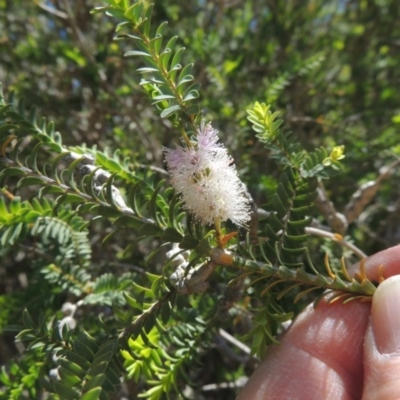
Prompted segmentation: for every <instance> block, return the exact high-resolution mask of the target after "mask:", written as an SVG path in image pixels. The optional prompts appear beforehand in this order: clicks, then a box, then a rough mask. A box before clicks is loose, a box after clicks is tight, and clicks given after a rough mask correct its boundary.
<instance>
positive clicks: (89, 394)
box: [80, 387, 102, 400]
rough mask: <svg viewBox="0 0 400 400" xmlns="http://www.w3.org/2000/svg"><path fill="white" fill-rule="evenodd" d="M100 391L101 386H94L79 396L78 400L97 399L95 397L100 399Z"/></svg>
mask: <svg viewBox="0 0 400 400" xmlns="http://www.w3.org/2000/svg"><path fill="white" fill-rule="evenodd" d="M101 392H102V388H101V387H96V388H93V389H90V390H89V391H88V392H86V393H85V394H84V395H83V396H81V398H80V400H97V399H100V395H101Z"/></svg>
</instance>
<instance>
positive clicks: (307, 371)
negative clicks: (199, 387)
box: [239, 302, 370, 400]
mask: <svg viewBox="0 0 400 400" xmlns="http://www.w3.org/2000/svg"><path fill="white" fill-rule="evenodd" d="M369 312H370V305H369V304H366V303H355V302H354V303H349V304H346V305H344V304H340V303H335V304H332V305H328V304H326V302H321V303H320V304H319V305H318V307H317V308H316V309H315V310H314V309H313V308H312V306H310V307H308V308H307V309H306V310H305V311H304V312H303V313H302V314H301V315H300V316H299V317H298V318H297V319H296V321H295V322H294V324H293V325H292V326H291V328H290V329H289V331H288V332H287V333H286V334H285V335H284V337H283V338H282V339H281V344H280V345H278V346H272V347H271V348H270V349H269V350H268V352H267V356H266V358H265V360H264V361H263V362H262V363H261V365H260V366H259V367H258V369H257V370H256V372H255V374H254V375H253V376H252V377H251V379H250V380H249V382H248V383H247V385H246V387H245V388H244V389H243V391H242V393H241V394H240V396H239V400H248V399H254V400H261V399H272V400H280V399H282V400H287V399H297V400H302V399H304V400H305V399H307V400H313V399H315V400H317V399H318V400H320V399H326V400H333V399H334V400H350V399H355V398H360V397H361V393H362V371H363V367H362V355H363V348H362V346H363V343H362V342H363V338H364V334H365V329H366V327H367V324H368V317H369Z"/></svg>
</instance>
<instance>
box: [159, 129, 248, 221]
mask: <svg viewBox="0 0 400 400" xmlns="http://www.w3.org/2000/svg"><path fill="white" fill-rule="evenodd" d="M165 161H166V163H167V166H168V170H169V173H170V175H171V184H172V186H173V187H174V189H175V190H176V191H177V192H178V193H180V195H181V200H182V202H183V207H184V209H186V210H188V211H189V212H191V213H192V214H193V215H194V216H195V218H196V219H197V220H198V221H199V222H201V223H203V224H212V223H214V222H215V220H219V221H226V220H227V219H230V220H231V221H232V222H233V223H235V224H236V225H238V226H245V225H246V222H247V221H248V220H249V219H250V205H249V200H248V198H247V197H246V194H245V191H244V185H243V183H242V182H241V181H240V179H239V177H238V175H237V172H236V168H235V165H234V164H233V158H232V157H230V156H229V155H228V152H227V150H226V148H225V147H224V146H223V145H222V144H220V143H218V131H217V130H215V129H214V128H213V127H212V126H211V124H204V123H202V124H201V126H200V128H199V129H198V135H197V141H196V142H193V146H192V147H180V146H177V147H176V148H175V149H165Z"/></svg>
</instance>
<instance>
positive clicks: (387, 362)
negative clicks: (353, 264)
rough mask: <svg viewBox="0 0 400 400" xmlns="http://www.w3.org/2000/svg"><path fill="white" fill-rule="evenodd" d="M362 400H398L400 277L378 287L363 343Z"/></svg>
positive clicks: (399, 391) (399, 377)
mask: <svg viewBox="0 0 400 400" xmlns="http://www.w3.org/2000/svg"><path fill="white" fill-rule="evenodd" d="M364 374H365V375H364V391H363V400H369V399H371V400H372V399H373V400H395V399H400V275H397V276H393V277H391V278H388V279H386V280H385V281H383V282H382V283H381V284H380V285H379V286H378V288H377V290H376V292H375V294H374V297H373V300H372V309H371V320H370V324H369V327H368V329H367V332H366V335H365V343H364Z"/></svg>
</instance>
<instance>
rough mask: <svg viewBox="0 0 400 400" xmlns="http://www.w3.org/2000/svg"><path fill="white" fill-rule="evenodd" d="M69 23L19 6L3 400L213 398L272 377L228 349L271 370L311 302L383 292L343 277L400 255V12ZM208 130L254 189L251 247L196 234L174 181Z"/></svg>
mask: <svg viewBox="0 0 400 400" xmlns="http://www.w3.org/2000/svg"><path fill="white" fill-rule="evenodd" d="M64 3H65V10H59V9H57V8H56V7H57V6H56V5H54V8H50V7H49V6H48V5H42V4H37V5H36V3H35V4H33V3H32V4H29V5H28V4H25V3H24V4H23V5H24V6H23V7H19V6H21V5H22V3H20V2H18V1H16V2H12V4H8V3H7V5H4V7H3V6H2V5H0V13H1V14H2V15H3V14H4V16H5V17H6V18H5V19H4V21H5V22H0V26H1V27H2V28H5V29H3V30H4V32H8V31H9V32H10V33H9V34H8V33H7V34H6V36H5V37H4V44H5V46H4V47H3V48H1V49H0V54H1V56H2V57H0V59H2V61H0V63H1V66H2V67H3V68H0V78H1V79H2V80H3V81H4V84H5V85H4V86H5V88H6V90H5V91H6V95H3V93H2V92H1V93H0V244H1V248H0V257H1V259H2V265H4V267H1V268H0V274H1V276H3V275H6V276H7V279H6V280H4V283H3V279H1V281H2V283H1V285H0V304H1V307H0V309H1V311H0V330H1V332H0V333H3V335H2V337H1V338H0V340H3V341H4V343H6V345H7V346H5V347H6V348H7V347H8V348H12V346H11V342H12V340H13V338H11V336H10V333H5V332H6V329H7V330H8V332H9V331H11V332H16V340H17V341H20V342H23V343H24V344H26V349H25V351H23V352H22V354H14V353H16V352H15V351H14V350H10V354H8V355H7V356H5V357H4V358H7V359H6V360H5V363H4V366H3V367H2V370H1V373H0V382H1V383H0V385H1V386H0V398H11V399H17V398H18V399H19V398H36V397H46V398H49V399H74V398H76V399H77V398H82V399H86V400H88V399H90V400H91V399H107V398H110V399H111V398H117V397H122V396H130V397H132V398H136V397H135V396H139V397H144V398H149V399H163V398H182V397H184V396H187V394H188V392H189V389H188V388H189V387H191V388H192V390H193V393H194V394H193V396H192V397H200V396H202V395H201V394H200V393H201V390H202V389H201V388H202V386H203V385H206V384H208V383H210V379H211V378H210V377H212V379H213V380H212V383H220V382H222V383H223V381H224V380H226V379H227V377H229V376H232V377H233V376H234V377H238V374H240V373H241V371H243V370H246V371H247V370H248V371H249V372H251V365H250V363H249V364H246V361H243V357H242V358H241V360H242V361H240V362H237V360H236V359H235V350H233V349H232V348H229V346H230V345H229V343H227V342H223V344H224V346H220V347H218V346H216V343H217V342H218V340H221V335H220V332H221V330H225V331H227V332H229V334H231V335H233V336H234V337H235V338H236V339H237V338H239V339H240V340H241V341H242V345H245V346H248V347H249V350H250V352H251V354H255V355H257V356H259V357H261V356H262V355H263V354H264V352H265V350H266V348H267V346H268V345H270V344H271V343H276V341H277V339H276V337H277V335H278V334H279V333H280V332H282V330H283V329H284V326H285V322H287V321H288V320H290V319H292V318H294V317H295V316H296V315H297V314H298V313H299V312H300V311H301V310H302V309H303V308H304V306H305V305H306V304H308V303H309V302H312V301H315V302H316V303H317V302H318V301H320V300H321V299H322V298H323V297H326V298H328V300H329V301H336V300H343V301H354V300H357V299H359V298H364V297H366V296H367V297H369V296H371V295H372V294H373V293H374V291H375V284H373V283H372V282H370V281H368V279H366V277H365V276H362V275H361V276H360V277H356V278H354V277H351V276H349V275H348V273H347V270H346V265H345V262H344V261H341V262H339V260H338V259H339V258H340V256H341V255H342V254H345V255H346V256H348V255H349V252H350V251H349V249H352V250H353V251H354V249H356V250H359V249H357V247H356V246H355V245H354V244H353V241H354V242H355V243H356V244H357V245H362V246H363V247H364V248H371V249H372V248H373V249H377V248H380V247H388V245H389V244H390V243H391V242H390V240H393V239H390V240H389V239H387V238H388V237H391V238H393V237H394V238H396V237H397V236H396V235H397V225H398V224H396V221H398V219H396V218H389V217H388V216H390V215H391V211H390V207H392V208H395V209H397V205H396V204H397V200H396V199H397V198H398V193H396V191H397V187H393V185H387V184H385V183H384V180H385V179H388V178H389V176H390V174H391V173H393V171H394V170H395V167H396V166H397V165H398V161H395V162H394V163H393V164H390V165H389V166H387V163H388V161H387V159H388V155H387V153H384V154H383V153H380V151H381V150H387V149H388V147H390V148H391V149H392V150H393V151H394V150H396V149H395V147H396V143H395V142H393V140H394V139H393V137H396V136H395V134H396V132H397V130H398V118H397V117H398V114H399V112H398V104H399V100H400V98H399V96H398V93H397V92H396V91H394V90H393V87H394V84H395V82H397V80H398V77H399V75H398V74H399V72H398V68H396V66H397V65H398V62H397V61H398V60H397V58H398V52H396V48H395V47H396V45H395V41H394V40H389V33H388V32H398V23H397V19H396V18H395V13H390V12H389V10H390V9H391V8H392V7H393V5H392V3H391V2H390V1H388V2H380V4H379V5H378V4H375V3H374V2H370V3H368V4H364V3H363V2H361V3H362V4H363V5H361V3H360V2H355V1H350V2H347V3H346V4H345V5H343V7H344V8H345V10H342V9H341V7H337V4H336V3H335V2H332V1H327V2H319V1H309V2H303V3H302V4H301V5H300V6H299V4H298V2H295V1H288V2H268V5H265V4H264V3H262V2H261V3H262V4H261V3H260V4H258V3H257V4H255V3H254V2H252V1H250V0H245V1H243V2H241V3H240V4H239V3H238V4H237V5H236V4H233V3H232V4H230V3H229V2H228V3H229V4H228V3H227V2H208V1H206V2H190V1H189V2H181V1H177V2H175V3H174V4H169V3H168V4H167V3H165V4H164V3H163V2H156V4H154V5H151V4H149V2H147V1H144V0H137V1H132V0H107V1H106V2H105V3H106V5H104V4H103V5H100V6H98V7H96V8H94V9H93V10H92V14H93V16H92V18H89V11H90V8H91V7H92V6H95V4H92V2H91V1H88V2H80V3H79V2H78V3H79V4H78V3H77V4H76V7H75V8H74V9H72V7H70V6H69V5H68V2H64ZM372 3H374V5H372ZM371 7H372V8H371ZM374 7H375V8H374ZM31 15H33V17H31ZM370 15H376V16H378V17H379V18H377V20H379V21H375V19H371V18H369V17H368V16H370ZM110 17H112V18H110ZM165 19H168V20H169V25H167V23H166V22H165ZM0 21H2V19H0ZM115 21H117V22H115ZM366 21H368V22H366ZM3 24H4V25H3ZM114 24H118V25H117V26H116V27H115V26H114ZM5 25H7V26H5ZM367 25H368V29H367V30H366V26H367ZM360 30H361V31H362V30H364V31H365V35H367V36H365V38H364V36H362V35H361V36H360V33H357V32H360ZM114 31H116V37H115V39H116V42H111V36H112V34H111V32H114ZM21 32H22V33H21ZM385 32H386V33H385ZM177 34H179V36H180V38H181V39H179V38H178V36H177ZM393 34H394V33H393ZM266 38H268V40H266ZM367 39H368V40H367ZM392 42H393V43H394V44H391V43H392ZM2 43H3V42H2ZM181 43H182V45H184V46H186V47H187V49H185V48H184V47H182V45H181ZM377 49H378V50H377ZM377 51H378V52H379V60H377V59H376V58H377ZM122 54H124V55H125V58H123V57H122V56H121V55H122ZM185 59H188V60H191V61H192V60H193V61H195V64H194V63H192V62H191V61H190V62H186V61H185ZM3 69H4V70H7V71H9V75H7V76H4V74H3V72H2V71H3ZM44 71H46V72H44ZM132 71H133V72H132ZM138 75H139V76H140V78H139V79H137V77H138ZM195 77H196V78H195ZM200 84H201V88H202V92H201V102H200V100H199V99H200ZM23 98H26V99H29V103H30V104H28V107H26V106H25V104H24V101H23V100H22V99H23ZM149 100H150V101H149ZM256 100H259V101H256ZM146 101H147V103H146ZM255 101H256V102H255ZM264 102H266V103H267V104H266V103H264ZM148 104H151V105H152V106H153V107H152V108H149V107H148ZM251 104H254V106H249V105H251ZM32 106H35V107H37V109H38V112H36V110H35V108H33V107H32ZM247 108H250V109H247ZM246 109H247V110H246ZM201 110H202V111H201ZM246 112H247V119H248V121H250V123H251V125H252V126H253V130H251V126H250V124H249V123H248V122H247V120H246ZM37 115H46V116H49V117H51V119H54V120H55V121H56V123H57V127H58V129H59V130H60V132H59V131H57V130H56V128H55V123H53V122H51V121H50V120H49V119H46V118H39V117H38V116H37ZM159 117H160V118H159ZM202 118H205V119H208V120H214V124H216V125H218V127H219V129H220V131H221V139H222V140H221V141H222V142H225V143H226V144H227V146H228V147H229V148H230V150H229V152H230V153H232V155H233V158H234V159H235V164H236V166H237V170H238V172H239V173H240V175H241V177H243V181H245V182H246V185H247V187H248V189H249V197H250V198H251V204H252V210H253V214H252V219H251V221H250V223H249V226H248V227H246V229H245V228H243V229H240V230H239V232H236V229H235V228H234V227H232V225H230V224H229V223H227V224H226V225H225V226H220V225H219V224H215V226H213V227H210V226H201V225H200V224H198V223H196V222H195V221H194V220H193V218H192V216H191V215H190V213H186V212H183V211H182V209H181V203H180V198H179V195H177V194H176V193H174V191H173V190H172V188H171V187H170V183H169V182H168V173H167V171H165V169H164V168H163V166H164V165H163V162H162V158H163V155H162V153H163V151H162V148H163V146H168V147H173V146H175V145H176V144H179V137H181V140H182V141H183V142H184V143H185V144H186V145H187V146H189V147H190V143H191V142H190V140H191V136H193V135H195V133H196V131H197V127H198V126H199V124H200V123H201V119H202ZM253 131H255V133H256V137H257V139H258V141H255V140H254V132H253ZM374 132H381V133H380V134H379V136H378V135H377V134H375V133H374ZM344 145H345V146H346V158H345V160H344V161H342V160H343V158H344ZM390 157H391V158H392V157H394V156H393V155H390ZM377 167H378V168H380V167H384V168H383V169H382V170H381V171H386V172H380V175H379V176H378V177H375V176H374V174H373V173H371V171H372V170H373V168H377ZM323 181H324V182H326V183H325V185H326V190H325V188H324V186H323V183H322V182H323ZM331 182H332V183H331ZM357 182H360V183H362V184H364V186H361V187H360V190H359V191H357V192H355V193H354V195H353V192H354V191H355V189H356V188H355V187H356V184H357ZM371 182H372V183H371ZM332 188H334V189H335V190H333V189H332ZM371 188H372V189H371ZM378 188H380V189H381V192H380V193H381V194H380V195H379V196H378V199H377V200H376V203H375V204H373V205H372V207H371V208H369V206H368V204H369V202H370V201H372V198H373V196H374V195H375V194H376V193H378ZM371 193H372V194H371ZM346 203H348V204H347V206H345V204H346ZM263 204H265V205H263ZM333 204H335V206H338V207H339V208H341V209H343V214H341V213H339V212H336V210H335V206H334V205H333ZM393 204H395V205H393ZM261 205H263V206H262V207H263V208H259V209H257V207H259V206H261ZM388 205H390V207H389V206H388ZM264 208H265V210H264ZM361 213H363V215H362V218H360V220H359V219H358V216H359V215H360V214H361ZM393 215H394V214H393ZM393 215H392V216H393ZM382 216H385V218H387V219H386V222H387V225H388V226H389V227H391V228H390V229H389V228H388V233H387V235H386V234H385V235H383V234H382V235H380V234H379V232H378V234H376V233H375V231H376V230H377V229H380V226H381V220H382ZM335 221H336V222H337V221H339V225H340V223H341V221H342V225H340V229H336V226H338V225H335V224H334V222H335ZM343 221H344V222H343ZM349 223H353V224H352V225H351V226H350V227H349ZM311 224H312V226H313V229H314V230H312V229H310V225H311ZM315 226H317V228H315ZM328 231H331V232H328ZM310 233H311V234H313V235H316V237H314V238H312V239H311V238H310ZM338 233H340V235H342V234H343V235H344V234H346V233H347V234H348V236H346V239H343V238H342V236H340V235H339V234H338ZM372 233H373V234H372ZM329 234H330V235H331V236H329ZM327 235H328V236H329V237H330V238H331V239H330V240H331V241H333V242H334V243H335V244H336V245H337V246H339V245H341V246H347V247H346V249H345V251H344V250H343V249H341V248H339V249H335V251H332V249H331V246H332V247H333V245H332V243H330V244H327V243H326V241H325V242H324V244H323V245H321V242H322V241H321V240H320V238H319V236H321V237H323V238H326V237H328V236H327ZM378 236H380V240H381V241H382V240H386V241H385V242H384V246H383V245H382V243H380V242H379V241H378V240H377V239H376V238H377V237H378ZM348 238H350V239H348ZM324 240H326V239H324ZM171 248H172V250H171ZM321 249H322V250H323V251H325V250H326V249H327V250H328V252H329V255H330V256H331V257H337V258H338V259H337V260H335V259H334V260H332V265H333V267H331V266H330V264H329V261H327V262H326V263H325V267H323V257H322V254H321ZM360 253H361V254H362V252H361V251H358V253H357V254H360ZM23 309H25V311H22V310H23ZM28 310H29V311H28ZM21 320H22V322H21ZM6 325H8V328H5V326H6ZM3 336H4V339H2V338H3ZM4 343H3V342H2V343H0V344H2V345H4ZM3 347H4V346H3ZM216 347H218V351H220V352H221V353H222V356H221V353H216V352H217V350H215V349H216ZM227 347H228V351H227V350H225V352H224V350H221V349H223V348H225V349H226V348H227ZM121 383H122V385H121ZM121 386H122V388H121ZM127 392H129V393H127ZM221 393H222V392H221V391H218V390H216V393H215V396H214V397H212V396H211V397H210V398H218V399H219V398H222V397H223V395H222V394H221ZM226 393H228V394H227V398H232V397H234V394H233V393H232V392H231V391H229V392H226ZM229 396H230V397H229Z"/></svg>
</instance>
